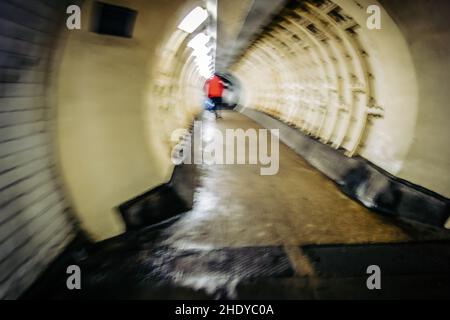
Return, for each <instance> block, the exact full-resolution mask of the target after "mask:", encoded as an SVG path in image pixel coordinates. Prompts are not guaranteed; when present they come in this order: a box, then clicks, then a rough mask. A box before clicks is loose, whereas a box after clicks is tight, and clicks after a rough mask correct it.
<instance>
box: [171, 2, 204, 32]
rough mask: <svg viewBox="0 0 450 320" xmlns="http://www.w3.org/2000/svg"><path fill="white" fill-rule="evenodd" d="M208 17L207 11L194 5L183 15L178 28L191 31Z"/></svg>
mask: <svg viewBox="0 0 450 320" xmlns="http://www.w3.org/2000/svg"><path fill="white" fill-rule="evenodd" d="M207 18H208V11H207V10H205V9H203V8H201V7H196V8H195V9H193V10H192V11H191V12H189V14H188V15H187V16H186V17H184V19H183V21H181V23H180V24H179V25H178V29H180V30H183V31H185V32H187V33H192V32H194V31H195V30H197V28H198V27H199V26H200V25H201V24H202V23H203V22H205V20H206V19H207Z"/></svg>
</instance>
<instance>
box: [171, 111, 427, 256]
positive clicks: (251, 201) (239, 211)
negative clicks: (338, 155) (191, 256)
mask: <svg viewBox="0 0 450 320" xmlns="http://www.w3.org/2000/svg"><path fill="white" fill-rule="evenodd" d="M203 121H204V122H205V123H204V126H212V127H215V128H218V129H220V130H221V131H223V132H224V131H225V129H228V128H232V129H234V128H242V129H244V130H247V129H251V128H255V129H260V128H261V127H260V126H259V125H258V124H256V123H255V122H253V121H252V120H250V119H248V118H246V117H245V116H243V115H241V114H239V113H235V112H227V113H225V114H224V119H223V120H219V121H217V122H215V121H214V120H211V119H210V118H206V119H204V120H203ZM247 147H249V146H248V145H247ZM279 157H280V160H279V164H280V165H279V166H280V167H279V172H278V174H276V175H273V176H262V175H260V167H261V166H260V165H204V166H201V167H200V170H199V171H200V184H199V187H198V188H197V190H196V192H195V206H194V209H193V210H192V211H191V212H189V213H187V214H185V215H183V217H182V218H181V219H180V220H179V221H178V222H177V223H176V224H174V225H173V226H172V227H171V228H170V229H169V230H167V234H168V239H167V240H166V241H165V243H166V244H167V245H170V246H173V247H177V248H220V247H241V246H277V245H282V246H299V245H306V244H333V243H336V244H351V243H377V242H382V243H386V242H405V241H411V240H415V239H416V240H417V239H422V240H423V239H424V238H430V237H431V238H434V237H435V235H430V234H419V235H414V234H411V233H410V232H407V231H406V230H405V228H403V227H401V226H398V225H397V224H395V223H393V220H390V219H386V218H384V217H382V216H380V215H379V214H376V213H372V212H370V211H369V210H367V209H366V208H364V207H362V206H361V205H360V204H358V203H356V202H355V201H353V200H351V199H349V198H347V197H346V196H345V195H343V194H342V193H341V192H340V191H339V189H338V188H337V187H336V186H335V184H334V183H333V182H332V181H330V180H329V179H328V178H326V177H325V176H323V175H322V174H321V173H320V172H318V171H317V170H315V169H314V168H313V167H312V166H310V165H309V164H308V163H307V162H306V161H304V160H303V159H302V158H301V157H299V156H298V155H297V154H296V153H295V152H294V151H292V150H291V149H289V148H288V147H287V146H285V145H283V144H280V150H279Z"/></svg>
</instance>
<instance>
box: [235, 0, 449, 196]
mask: <svg viewBox="0 0 450 320" xmlns="http://www.w3.org/2000/svg"><path fill="white" fill-rule="evenodd" d="M388 2H389V1H386V3H388ZM389 3H390V5H387V6H386V7H387V8H388V10H386V9H385V8H383V6H382V5H381V4H380V3H378V2H376V1H368V0H367V1H366V0H361V1H347V0H335V1H327V0H317V1H316V0H315V1H312V0H311V1H303V2H295V1H292V2H291V3H290V5H289V6H288V7H287V8H285V10H284V11H282V12H281V14H280V15H279V16H278V17H276V18H275V19H274V21H273V22H272V24H270V25H269V26H268V27H267V28H266V29H265V30H264V31H263V32H262V34H261V36H259V38H257V39H256V40H255V42H254V43H253V44H252V45H251V46H250V48H249V49H248V50H247V52H246V53H245V54H244V55H243V56H242V57H241V59H240V60H239V61H238V62H237V63H236V64H235V65H234V67H233V71H234V72H235V74H236V75H237V77H238V78H239V79H240V81H241V82H242V86H243V91H244V93H243V96H244V99H243V100H242V103H243V105H244V106H246V107H249V108H255V109H256V110H259V111H262V112H265V113H267V114H269V115H271V116H274V117H276V118H279V119H281V120H282V121H284V122H286V123H288V124H290V125H293V126H295V127H297V128H298V129H299V130H301V131H302V132H304V133H306V134H308V135H310V136H312V137H315V138H317V139H318V140H320V141H321V142H322V143H325V144H329V145H331V146H332V147H334V148H335V149H336V150H342V151H343V152H344V153H345V154H346V155H347V156H349V157H352V156H355V155H360V156H362V157H364V158H365V159H367V160H369V161H370V162H372V163H374V164H375V165H377V166H379V167H380V168H382V169H384V170H386V171H387V172H388V173H390V174H393V175H396V176H399V177H402V178H404V179H407V180H409V181H410V182H413V183H416V184H419V185H421V186H423V187H425V188H428V189H430V190H432V191H435V192H437V193H439V194H442V195H443V196H447V197H448V196H449V195H450V193H449V190H450V188H449V187H450V185H449V182H448V179H446V175H445V172H448V170H449V169H450V168H449V166H448V165H449V161H448V160H449V157H448V153H447V151H441V150H440V149H441V146H442V145H445V141H443V140H444V139H445V138H444V137H447V136H448V129H447V127H444V126H443V125H442V124H443V123H444V121H445V120H442V119H448V117H442V118H439V116H438V115H437V114H441V116H443V115H445V114H447V113H448V111H446V110H443V109H444V108H445V104H443V103H442V102H443V101H444V100H445V99H446V98H447V96H448V90H444V88H443V87H440V89H438V88H439V86H436V85H435V84H436V79H440V80H442V83H446V81H445V80H446V77H448V75H444V73H445V72H444V71H441V72H440V73H439V75H438V76H437V77H435V76H436V75H437V73H438V70H446V69H445V68H441V69H438V67H437V66H438V65H439V64H440V63H442V62H444V65H445V61H447V60H448V58H444V56H445V55H446V52H447V51H448V50H447V49H446V48H447V41H446V33H444V32H443V31H442V30H443V29H445V28H443V23H444V22H443V20H439V19H438V21H437V24H434V22H433V21H434V19H435V18H433V16H436V15H437V12H439V11H440V12H446V10H444V9H445V8H444V6H445V7H447V6H448V5H444V2H443V1H437V3H438V6H437V8H434V9H433V10H432V11H431V13H424V14H420V13H419V12H420V11H426V7H427V5H426V3H425V2H424V1H420V0H417V1H415V0H412V1H403V2H401V3H400V2H397V3H393V4H391V2H389ZM373 4H377V5H378V6H379V8H381V29H380V30H369V28H368V27H367V25H366V22H367V18H368V17H369V14H368V13H367V11H366V10H367V7H368V6H369V5H373ZM383 4H384V3H383ZM404 8H409V9H408V10H405V11H402V10H403V9H404ZM408 12H411V13H413V14H412V15H408ZM441 16H442V19H443V15H441ZM401 19H403V21H401ZM417 21H419V22H417ZM414 23H416V24H417V26H416V27H415V28H414V29H411V28H409V27H410V26H411V27H412V25H413V24H414ZM413 30H416V31H418V32H415V33H414V32H413ZM419 30H420V32H419ZM429 31H431V32H432V34H433V37H432V38H431V39H430V38H429V37H428V32H429ZM405 32H406V33H407V34H406V35H405ZM416 36H417V38H416ZM412 39H418V40H416V41H417V42H414V41H413V40H412ZM414 43H418V44H416V45H414ZM429 60H434V61H435V62H429ZM428 66H429V67H430V69H428ZM261 79H266V80H265V81H261ZM419 79H420V80H419ZM268 80H270V81H268ZM433 86H434V87H433ZM447 100H448V99H447ZM430 111H431V112H432V114H433V115H432V116H431V115H429V112H430ZM438 118H439V119H440V120H438ZM431 128H433V129H431ZM435 136H438V137H436V139H434V137H435ZM412 146H413V147H412ZM425 146H426V147H425ZM431 172H432V173H431Z"/></svg>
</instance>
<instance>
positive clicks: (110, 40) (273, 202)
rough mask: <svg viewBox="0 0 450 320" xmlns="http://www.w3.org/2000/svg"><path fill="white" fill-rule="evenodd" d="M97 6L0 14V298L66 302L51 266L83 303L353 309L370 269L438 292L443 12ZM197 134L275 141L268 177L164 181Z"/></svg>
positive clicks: (445, 152)
mask: <svg viewBox="0 0 450 320" xmlns="http://www.w3.org/2000/svg"><path fill="white" fill-rule="evenodd" d="M106 2H107V3H103V2H102V3H99V2H96V1H90V0H86V1H75V3H74V1H60V0H58V1H57V0H39V1H32V2H29V1H22V0H1V1H0V88H1V89H0V132H1V134H0V139H1V148H0V208H1V213H0V230H1V232H0V270H1V272H0V297H2V298H17V297H20V296H22V295H23V294H24V293H27V294H26V295H25V297H34V296H36V295H37V296H39V295H40V296H41V297H42V295H43V294H44V295H46V296H47V297H49V298H50V297H55V296H58V297H61V296H63V297H72V295H74V294H75V295H76V294H78V293H74V291H70V292H69V291H68V290H67V288H65V276H66V269H65V268H66V267H67V265H68V264H77V265H80V267H81V268H82V270H85V272H84V271H83V272H84V273H83V274H84V275H86V276H85V277H86V278H84V279H83V288H86V289H85V290H83V291H82V293H81V296H82V297H88V298H89V297H96V295H97V296H98V295H103V296H113V297H114V296H121V295H123V294H127V296H125V297H126V298H129V297H134V298H136V297H139V298H142V297H144V298H164V297H179V296H180V295H181V296H183V297H188V298H190V297H198V296H199V295H200V296H202V295H201V294H200V293H199V292H203V293H202V294H205V295H206V296H210V295H211V296H212V297H217V296H219V297H231V298H245V297H250V298H255V297H256V298H258V297H267V296H271V295H274V294H276V295H278V296H276V297H279V296H281V297H290V298H329V297H344V296H342V294H344V293H343V292H345V294H350V296H351V297H361V290H360V289H358V288H359V286H360V284H359V282H358V281H359V279H363V280H361V281H363V282H361V283H363V285H365V283H366V282H365V281H366V280H365V276H366V273H365V272H366V268H367V267H368V266H369V265H373V264H380V265H381V267H382V268H384V269H383V270H385V271H386V273H387V276H388V277H389V279H390V283H389V284H386V286H387V287H388V288H390V289H392V291H389V290H385V291H384V292H385V294H386V296H387V297H395V294H400V295H404V294H406V295H408V294H413V293H415V294H418V295H426V294H430V295H435V296H445V295H446V297H448V293H449V290H450V289H449V288H450V280H449V276H448V267H449V265H448V261H450V259H448V258H449V256H450V251H449V246H448V242H447V241H448V239H449V233H448V231H446V230H445V227H446V226H447V228H448V227H449V226H448V224H449V222H448V221H447V219H448V218H449V210H448V208H449V200H448V198H447V197H449V195H450V192H449V190H450V183H449V179H448V173H449V169H450V161H449V156H450V151H449V149H448V148H447V145H448V142H447V138H448V134H449V129H448V124H447V122H448V119H449V109H448V108H447V101H448V99H449V98H450V97H449V93H448V90H447V83H448V82H449V81H450V79H449V72H448V71H449V61H448V57H449V56H450V55H449V49H450V47H449V41H448V40H449V32H450V28H449V23H448V21H447V16H446V15H445V13H446V12H448V9H449V3H448V2H447V1H446V0H435V1H433V3H432V4H430V3H429V2H426V1H421V0H408V1H403V0H402V1H400V0H389V1H387V0H379V1H372V0H371V1H369V0H357V1H350V0H305V1H284V0H277V1H268V0H256V1H250V0H245V1H242V0H240V1H234V0H233V1H230V0H227V1H224V0H207V1H200V0H188V1H186V0H173V1H159V0H152V1H132V0H108V1H106ZM71 5H72V7H71V8H72V9H71V10H67V11H66V9H67V8H68V7H69V6H71ZM73 5H75V6H78V7H80V8H81V12H80V18H81V25H80V27H81V28H80V29H77V28H75V29H73V28H69V25H70V23H73V21H72V22H70V21H69V20H67V19H68V17H69V16H71V14H75V15H76V14H77V10H76V8H77V7H75V9H74V7H73ZM196 7H200V8H203V9H202V10H200V11H198V10H197V13H199V12H200V13H202V14H204V15H205V18H206V16H207V18H206V20H205V21H204V22H202V24H201V25H199V26H198V27H197V28H196V29H195V30H186V29H185V28H184V29H183V28H180V25H181V24H180V22H181V21H183V19H184V17H186V16H187V15H188V14H189V13H190V12H192V10H193V9H194V8H196ZM200 8H197V9H200ZM73 10H74V11H73ZM200 13H199V14H200ZM200 16H201V14H200ZM200 16H197V19H200ZM378 18H379V20H377V19H378ZM74 21H76V20H74ZM202 21H203V20H202ZM378 21H379V22H380V23H381V28H376V27H377V26H376V24H377V22H378ZM194 22H195V21H194ZM66 23H67V24H66ZM373 27H375V28H373ZM191 31H192V32H191ZM199 35H201V36H200V37H198V36H199ZM205 39H206V40H205ZM202 40H205V43H203V45H204V48H207V49H208V52H203V51H202V50H200V49H199V50H198V51H195V50H194V49H195V43H198V42H199V41H200V42H201V41H202ZM205 57H209V58H210V59H211V61H212V65H208V63H210V62H211V61H208V63H207V64H206V65H204V64H202V63H204V61H201V60H202V59H203V58H205ZM211 66H213V68H211ZM213 69H214V70H215V71H216V73H217V74H218V75H219V76H220V77H221V78H222V81H223V82H225V83H227V84H228V85H227V87H228V90H226V93H227V94H228V105H230V106H232V107H234V106H235V105H237V107H236V108H235V109H234V110H233V111H231V109H232V108H228V109H227V110H224V111H222V116H223V118H224V119H218V120H217V121H215V120H213V119H212V118H211V117H209V116H208V115H209V113H208V112H205V113H202V110H203V100H204V91H203V89H204V87H203V85H204V83H205V80H206V77H208V76H209V74H208V73H209V72H211V70H213ZM225 102H226V101H225ZM195 120H201V121H203V124H204V126H205V127H204V128H203V129H204V130H208V127H209V128H212V129H215V130H216V132H217V131H219V132H226V130H227V129H243V130H249V129H262V128H267V129H276V130H279V131H278V136H279V138H280V140H281V144H280V152H279V171H278V172H277V174H276V175H274V176H261V175H260V174H259V173H260V171H259V167H257V166H254V165H234V166H231V165H229V166H227V165H225V166H224V165H213V166H206V165H198V166H193V165H192V166H187V165H183V166H174V164H173V161H172V156H173V150H174V148H176V147H177V146H178V144H179V142H180V139H186V135H184V136H183V135H182V133H183V132H184V133H186V130H188V129H189V130H192V129H194V130H195V127H196V126H195V125H193V123H194V121H195ZM179 129H181V130H179ZM183 129H184V130H183ZM180 132H181V133H180ZM273 132H275V131H273ZM178 133H179V134H178ZM260 139H261V138H260ZM271 139H272V140H273V139H275V136H272V138H271ZM194 140H195V137H194ZM185 142H186V141H185ZM250 148H251V147H250ZM233 150H234V149H233ZM233 152H234V151H233ZM250 152H251V151H250ZM194 167H195V168H194ZM193 178H194V179H193ZM192 181H194V182H195V184H193V182H192ZM333 182H334V183H333ZM192 198H193V199H194V200H193V203H189V202H190V201H192ZM351 198H352V199H351ZM358 202H359V203H358ZM180 203H181V204H180ZM180 212H184V213H182V214H181V215H176V218H177V219H178V220H177V221H173V219H172V220H171V219H169V220H166V219H168V218H170V217H172V216H174V215H175V214H179V213H180ZM141 214H148V215H150V216H147V217H142V216H140V215H141ZM161 221H162V222H163V224H162V225H161V224H160V225H157V226H159V227H155V226H154V224H155V223H160V222H161ZM167 221H170V226H168V225H169V223H168V222H167ZM139 223H143V224H144V225H145V226H144V225H139ZM149 224H150V225H152V226H150V228H148V225H149ZM80 235H83V236H80ZM85 237H86V238H89V241H88V242H86V241H85V240H80V239H85ZM430 240H434V241H432V242H430ZM437 240H439V241H437ZM377 261H379V262H377ZM425 261H428V264H427V265H425V266H424V265H423V264H424V263H425ZM104 265H106V266H107V268H106V269H104ZM102 266H103V267H102ZM144 267H145V268H144ZM83 268H84V269H83ZM142 268H144V269H146V271H142ZM142 272H144V273H145V274H144V275H143V274H142ZM173 274H178V275H179V274H182V276H181V277H175V276H173ZM99 275H103V278H102V277H100V276H99ZM118 277H119V279H118ZM402 277H407V278H406V279H410V280H411V279H414V281H413V280H411V281H410V283H409V286H406V287H404V286H405V282H404V281H403V282H402V281H401V280H399V279H402ZM260 278H263V279H264V280H258V279H260ZM61 279H63V280H61ZM99 279H100V280H99ZM101 279H103V280H101ZM113 279H115V280H113ZM142 279H147V280H146V282H145V281H144V282H145V284H144V285H142V282H140V281H141V280H142ZM148 279H150V280H148ZM161 279H163V280H164V281H163V283H164V285H163V286H164V288H165V289H167V288H172V289H173V288H176V290H175V289H173V290H172V291H171V290H169V291H167V290H165V289H164V290H163V289H161V287H160V286H158V285H156V284H157V283H160V282H161V281H160V280H161ZM174 279H175V280H174ZM180 279H181V280H180ZM254 279H256V283H255V282H251V281H250V280H254ZM310 279H316V281H315V282H312V281H309V280H310ZM330 279H331V280H330ZM333 279H340V280H339V281H340V282H335V283H338V285H336V286H334V287H333V286H332V285H330V283H331V282H327V281H332V280H333ZM343 279H351V280H348V281H347V280H343ZM102 281H103V282H102ZM249 281H250V282H249ZM346 281H347V282H346ZM438 282H439V283H441V284H442V283H444V285H441V286H434V285H433V284H435V283H438ZM49 283H52V285H50V284H49ZM136 283H139V285H138V284H136ZM317 283H319V285H317ZM111 286H112V288H115V289H116V290H112V291H111V290H108V289H105V290H103V289H104V288H111ZM124 287H125V288H127V290H125V291H120V290H121V289H120V288H124ZM43 288H45V289H43ZM180 288H185V289H183V290H186V291H183V290H181V289H180ZM224 288H225V289H224ZM324 288H325V289H324ZM411 288H413V289H411ZM174 290H175V291H174ZM177 290H178V291H177ZM189 290H190V291H189ZM221 290H222V291H221ZM223 290H225V293H223V292H224V291H223ZM119 291H120V292H119ZM124 292H125V293H124ZM167 292H170V293H169V294H167ZM221 292H222V293H221ZM349 292H350V293H349ZM364 294H365V295H367V296H368V297H371V296H370V294H371V292H370V291H367V292H364V293H363V295H364ZM121 297H124V296H121Z"/></svg>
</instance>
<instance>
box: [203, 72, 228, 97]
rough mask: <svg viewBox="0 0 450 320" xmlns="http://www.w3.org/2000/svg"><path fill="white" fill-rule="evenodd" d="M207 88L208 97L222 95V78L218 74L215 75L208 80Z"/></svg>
mask: <svg viewBox="0 0 450 320" xmlns="http://www.w3.org/2000/svg"><path fill="white" fill-rule="evenodd" d="M205 88H206V92H207V94H208V98H221V97H222V94H223V89H224V86H223V83H222V80H221V79H220V78H219V77H218V76H213V77H212V78H211V79H209V80H208V81H206V84H205Z"/></svg>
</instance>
